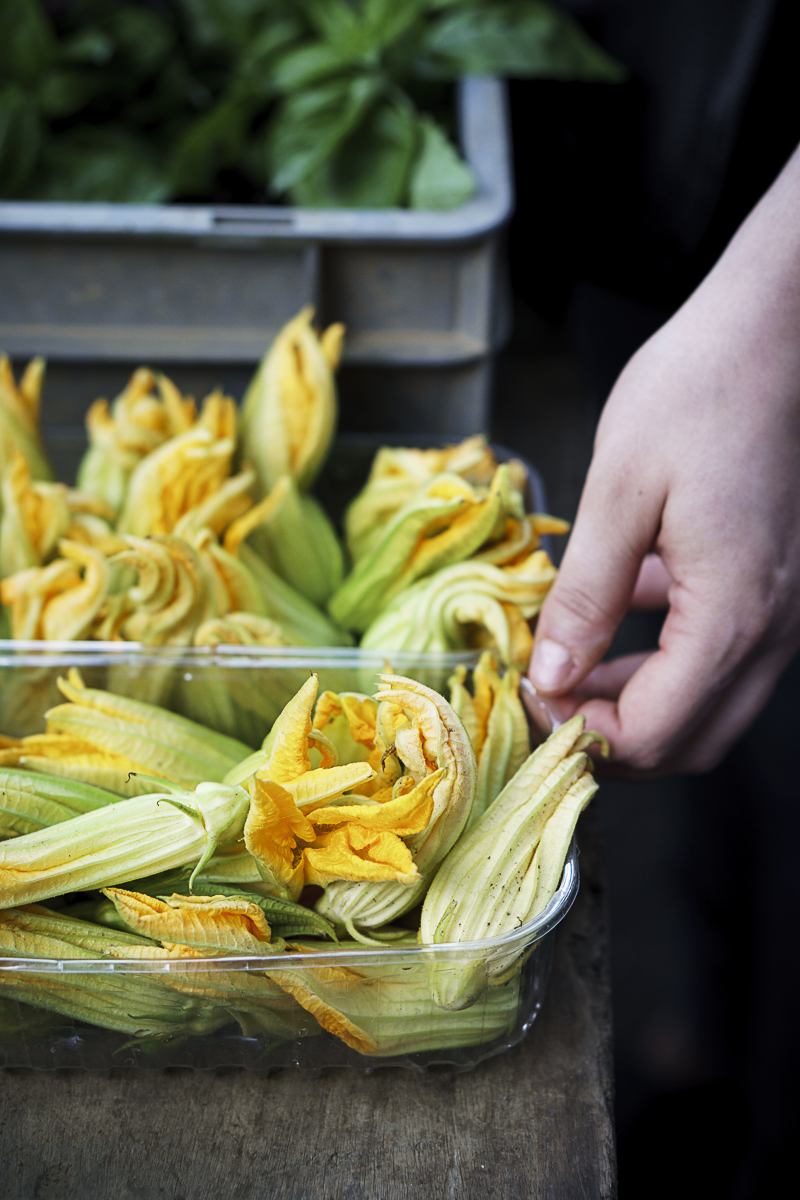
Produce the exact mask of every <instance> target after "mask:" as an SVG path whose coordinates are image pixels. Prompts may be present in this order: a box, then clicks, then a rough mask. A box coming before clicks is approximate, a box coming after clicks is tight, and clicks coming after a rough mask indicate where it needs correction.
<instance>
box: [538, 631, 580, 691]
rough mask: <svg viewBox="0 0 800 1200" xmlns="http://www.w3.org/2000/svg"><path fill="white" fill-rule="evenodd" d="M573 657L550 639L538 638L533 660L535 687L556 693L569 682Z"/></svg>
mask: <svg viewBox="0 0 800 1200" xmlns="http://www.w3.org/2000/svg"><path fill="white" fill-rule="evenodd" d="M572 666H573V663H572V655H571V654H570V652H569V650H567V649H566V648H565V647H564V646H560V645H559V644H558V642H551V641H550V638H537V640H536V644H535V646H534V648H533V658H532V659H531V667H530V672H529V674H530V677H531V680H532V681H533V686H534V687H536V688H539V689H540V690H541V691H543V692H555V691H557V690H558V688H560V687H563V686H564V684H565V683H566V682H567V680H568V679H569V676H570V672H571V670H572Z"/></svg>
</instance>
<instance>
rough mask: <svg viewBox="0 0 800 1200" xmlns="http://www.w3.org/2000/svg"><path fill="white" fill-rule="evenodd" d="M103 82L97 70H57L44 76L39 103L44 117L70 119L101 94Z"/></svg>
mask: <svg viewBox="0 0 800 1200" xmlns="http://www.w3.org/2000/svg"><path fill="white" fill-rule="evenodd" d="M104 87H105V80H104V79H103V76H102V74H101V73H100V72H99V71H97V70H58V71H50V72H49V73H48V74H47V75H45V76H44V78H43V79H42V82H41V86H40V88H39V103H40V105H41V108H42V112H43V113H44V115H45V116H46V117H50V118H51V119H55V120H57V119H59V118H63V117H71V116H73V115H74V114H75V113H78V112H80V111H81V109H82V108H85V107H86V105H87V104H89V103H90V102H91V101H92V100H94V98H95V97H96V96H98V95H99V94H101V93H102V91H103V89H104Z"/></svg>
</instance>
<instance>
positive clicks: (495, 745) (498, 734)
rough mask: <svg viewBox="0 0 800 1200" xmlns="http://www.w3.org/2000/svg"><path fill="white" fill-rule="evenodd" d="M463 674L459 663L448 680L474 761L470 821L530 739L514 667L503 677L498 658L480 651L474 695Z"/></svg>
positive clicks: (498, 788) (492, 796) (527, 747)
mask: <svg viewBox="0 0 800 1200" xmlns="http://www.w3.org/2000/svg"><path fill="white" fill-rule="evenodd" d="M465 678H466V667H459V668H458V669H457V671H456V673H455V674H454V675H453V676H452V678H451V679H450V703H451V704H452V706H453V709H454V710H455V712H457V713H458V715H459V717H460V718H461V720H462V722H463V724H464V728H465V729H466V730H467V732H468V733H469V736H470V740H471V742H472V747H473V749H474V751H475V757H476V759H477V761H478V782H477V786H476V789H475V800H474V803H473V805H472V812H471V813H470V819H469V824H470V825H473V824H474V823H475V822H476V821H477V820H478V818H479V817H480V816H481V815H482V814H483V812H484V811H485V810H486V809H487V808H488V807H489V805H490V804H491V803H492V801H493V800H494V799H495V797H496V796H498V795H499V793H500V792H501V791H502V789H503V788H504V787H505V785H506V784H507V783H508V781H509V779H511V777H512V776H513V775H515V774H516V772H517V770H518V769H519V767H521V766H522V764H523V762H524V761H525V759H526V758H527V757H528V754H529V753H530V738H529V735H528V721H527V718H526V716H525V710H524V708H523V707H522V702H521V700H520V698H519V672H518V671H515V670H514V669H513V668H511V667H509V668H508V669H507V670H506V672H505V674H504V675H503V676H502V678H501V676H500V675H499V674H498V664H497V661H496V660H495V659H494V658H493V657H492V655H491V654H489V653H488V652H484V653H483V654H482V655H481V657H480V661H479V662H478V665H477V666H476V668H475V671H474V674H473V694H472V695H470V693H469V691H468V690H467V688H466V685H465Z"/></svg>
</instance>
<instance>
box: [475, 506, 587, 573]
mask: <svg viewBox="0 0 800 1200" xmlns="http://www.w3.org/2000/svg"><path fill="white" fill-rule="evenodd" d="M569 529H570V525H569V521H562V520H561V518H560V517H551V516H550V515H549V514H548V513H528V514H527V515H526V516H524V517H522V518H521V519H517V518H516V517H509V519H508V522H507V524H506V528H505V531H504V533H503V536H502V538H501V539H500V540H499V541H497V542H493V543H492V544H491V546H487V547H486V548H485V549H483V550H479V551H478V553H477V554H473V556H472V558H473V561H474V562H485V563H493V564H494V565H495V566H496V567H508V566H512V565H514V564H516V563H520V562H522V561H523V560H524V559H526V558H528V557H529V556H530V555H531V554H532V552H533V551H534V550H538V549H539V546H540V541H539V536H540V534H543V533H555V534H563V533H569Z"/></svg>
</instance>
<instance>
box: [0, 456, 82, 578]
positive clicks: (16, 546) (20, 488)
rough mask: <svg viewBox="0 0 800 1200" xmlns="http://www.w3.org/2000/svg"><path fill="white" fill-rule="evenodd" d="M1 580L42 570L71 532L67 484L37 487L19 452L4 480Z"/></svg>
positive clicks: (25, 460)
mask: <svg viewBox="0 0 800 1200" xmlns="http://www.w3.org/2000/svg"><path fill="white" fill-rule="evenodd" d="M2 498H3V502H2V506H1V507H2V513H3V516H2V520H0V577H3V578H5V576H7V575H13V574H14V573H15V572H16V571H23V570H25V569H26V568H27V567H40V566H41V565H42V563H44V562H46V561H47V559H49V558H50V557H51V555H52V554H53V553H54V551H55V549H56V546H57V545H58V542H59V539H60V538H62V537H63V536H64V535H65V534H66V532H67V529H68V528H69V522H70V513H69V507H68V505H67V489H66V488H65V487H64V485H63V483H33V482H32V481H31V469H30V466H29V464H28V460H27V459H26V458H25V456H24V455H23V454H20V453H19V451H17V452H16V453H15V454H14V456H13V458H12V459H11V463H10V464H9V466H8V467H6V470H5V472H4V474H3V479H2Z"/></svg>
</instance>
